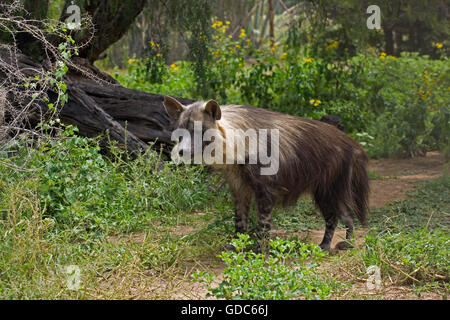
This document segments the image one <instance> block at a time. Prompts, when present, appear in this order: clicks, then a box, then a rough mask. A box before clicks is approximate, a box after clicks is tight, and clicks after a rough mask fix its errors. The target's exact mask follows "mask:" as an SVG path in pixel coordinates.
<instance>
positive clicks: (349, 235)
mask: <svg viewBox="0 0 450 320" xmlns="http://www.w3.org/2000/svg"><path fill="white" fill-rule="evenodd" d="M339 218H340V219H341V221H342V222H343V223H344V225H345V228H346V230H345V241H341V242H339V243H338V244H336V248H338V249H339V250H346V249H351V248H353V244H352V242H353V236H354V228H353V215H352V213H351V212H350V211H349V210H348V209H347V207H346V206H345V205H344V204H343V203H342V204H341V212H340V215H339Z"/></svg>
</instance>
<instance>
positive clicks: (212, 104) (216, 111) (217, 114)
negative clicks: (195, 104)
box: [205, 100, 222, 120]
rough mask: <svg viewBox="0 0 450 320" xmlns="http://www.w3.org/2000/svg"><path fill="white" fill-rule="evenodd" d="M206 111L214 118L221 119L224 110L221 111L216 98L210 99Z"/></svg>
mask: <svg viewBox="0 0 450 320" xmlns="http://www.w3.org/2000/svg"><path fill="white" fill-rule="evenodd" d="M205 111H206V112H208V113H209V114H210V115H211V117H212V118H213V119H214V120H220V118H221V117H222V111H220V106H219V104H218V103H217V102H216V101H214V100H209V101H208V102H207V103H206V104H205Z"/></svg>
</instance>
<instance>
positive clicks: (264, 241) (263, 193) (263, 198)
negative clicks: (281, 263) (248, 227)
mask: <svg viewBox="0 0 450 320" xmlns="http://www.w3.org/2000/svg"><path fill="white" fill-rule="evenodd" d="M255 200H256V207H257V209H258V229H257V237H258V238H259V240H260V244H259V247H260V249H265V248H268V241H269V231H270V229H271V228H272V209H273V207H274V205H275V201H274V199H273V195H272V194H271V193H270V192H268V191H267V189H266V188H264V187H257V188H256V190H255Z"/></svg>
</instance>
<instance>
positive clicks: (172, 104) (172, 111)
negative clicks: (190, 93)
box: [163, 96, 185, 120]
mask: <svg viewBox="0 0 450 320" xmlns="http://www.w3.org/2000/svg"><path fill="white" fill-rule="evenodd" d="M163 104H164V108H165V109H166V112H167V114H168V115H169V117H170V118H172V119H173V120H178V118H179V117H180V114H181V113H182V112H183V111H184V109H185V107H184V106H183V105H182V104H181V103H180V102H178V101H177V100H175V99H174V98H172V97H169V96H164V103H163Z"/></svg>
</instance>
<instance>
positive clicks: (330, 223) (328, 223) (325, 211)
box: [315, 196, 337, 251]
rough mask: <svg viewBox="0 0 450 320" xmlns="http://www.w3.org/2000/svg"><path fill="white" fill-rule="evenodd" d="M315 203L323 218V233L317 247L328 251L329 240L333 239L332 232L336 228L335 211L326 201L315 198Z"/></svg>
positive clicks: (329, 247) (329, 246)
mask: <svg viewBox="0 0 450 320" xmlns="http://www.w3.org/2000/svg"><path fill="white" fill-rule="evenodd" d="M315 201H316V204H317V206H318V207H319V209H320V211H321V212H322V215H323V218H324V219H325V233H324V235H323V239H322V242H321V243H320V245H319V246H320V248H322V250H324V251H330V249H331V240H332V239H333V235H334V231H335V230H336V226H337V216H336V212H335V210H336V209H335V208H334V207H333V206H332V205H331V204H330V202H329V201H328V200H327V199H323V198H322V199H320V198H318V197H317V196H316V197H315Z"/></svg>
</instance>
